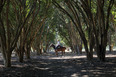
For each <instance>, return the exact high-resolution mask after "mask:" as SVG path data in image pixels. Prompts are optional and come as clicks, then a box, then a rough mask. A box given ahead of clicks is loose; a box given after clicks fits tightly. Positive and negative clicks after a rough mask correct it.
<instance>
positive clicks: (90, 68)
mask: <svg viewBox="0 0 116 77" xmlns="http://www.w3.org/2000/svg"><path fill="white" fill-rule="evenodd" d="M115 56H116V54H115V52H113V53H112V54H107V59H106V62H100V61H99V60H97V59H96V58H94V59H93V61H91V62H90V61H87V60H86V56H85V54H82V55H76V54H74V53H66V55H65V56H61V55H59V57H56V56H55V55H54V53H48V54H43V55H42V56H33V57H32V59H31V60H28V61H26V60H25V62H24V63H19V62H17V59H16V57H13V58H12V67H11V68H5V67H4V66H3V61H2V60H1V61H0V77H115V76H116V57H115ZM94 57H96V55H94Z"/></svg>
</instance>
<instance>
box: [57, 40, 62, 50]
mask: <svg viewBox="0 0 116 77" xmlns="http://www.w3.org/2000/svg"><path fill="white" fill-rule="evenodd" d="M61 47H62V46H61V45H60V41H59V40H57V44H56V49H58V48H61Z"/></svg>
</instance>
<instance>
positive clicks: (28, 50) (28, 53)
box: [25, 45, 31, 59]
mask: <svg viewBox="0 0 116 77" xmlns="http://www.w3.org/2000/svg"><path fill="white" fill-rule="evenodd" d="M30 51H31V46H30V45H27V46H26V51H25V55H26V58H27V59H30Z"/></svg>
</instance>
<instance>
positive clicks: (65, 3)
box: [0, 0, 116, 67]
mask: <svg viewBox="0 0 116 77" xmlns="http://www.w3.org/2000/svg"><path fill="white" fill-rule="evenodd" d="M56 35H59V37H60V38H61V40H62V42H63V44H64V45H65V46H69V47H71V49H72V51H73V52H76V53H77V54H79V53H82V47H83V48H84V49H85V52H86V57H87V60H92V59H93V53H94V51H95V52H96V54H97V58H98V59H99V60H100V61H105V59H106V57H105V55H106V46H109V51H110V52H111V51H112V47H113V46H116V44H115V43H116V0H0V53H1V54H2V57H3V62H4V66H5V67H11V64H12V63H11V58H12V56H11V55H12V53H15V54H16V55H17V57H18V60H19V62H23V61H24V56H26V59H30V58H31V57H30V55H31V49H33V50H36V51H35V52H36V53H37V55H40V54H42V53H46V52H47V49H48V47H49V45H50V43H55V38H56ZM93 50H94V51H93Z"/></svg>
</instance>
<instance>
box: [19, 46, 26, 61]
mask: <svg viewBox="0 0 116 77" xmlns="http://www.w3.org/2000/svg"><path fill="white" fill-rule="evenodd" d="M24 51H25V50H24V47H21V49H19V54H18V55H19V62H21V63H22V62H23V58H24Z"/></svg>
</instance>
